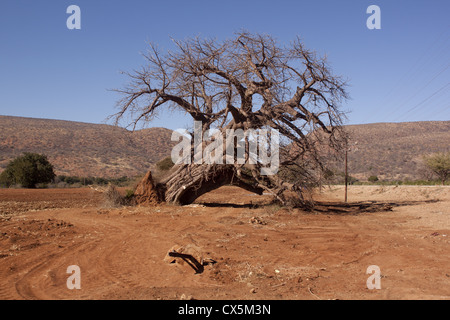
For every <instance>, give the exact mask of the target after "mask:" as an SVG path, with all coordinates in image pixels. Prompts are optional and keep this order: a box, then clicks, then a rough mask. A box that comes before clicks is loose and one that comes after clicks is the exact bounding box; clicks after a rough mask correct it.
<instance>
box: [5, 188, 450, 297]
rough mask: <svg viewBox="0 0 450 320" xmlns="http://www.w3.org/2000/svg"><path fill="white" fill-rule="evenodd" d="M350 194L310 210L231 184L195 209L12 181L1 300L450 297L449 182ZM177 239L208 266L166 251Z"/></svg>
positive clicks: (328, 191)
mask: <svg viewBox="0 0 450 320" xmlns="http://www.w3.org/2000/svg"><path fill="white" fill-rule="evenodd" d="M343 197H344V194H343V187H331V188H328V187H327V188H324V189H323V191H322V192H321V193H318V194H317V195H315V198H316V199H317V200H318V201H319V205H318V206H317V209H316V210H315V211H314V212H303V211H301V210H298V209H293V210H288V209H285V208H282V207H280V206H278V205H274V204H270V198H269V197H268V196H256V195H254V194H251V193H248V192H247V191H243V190H241V189H237V188H234V187H222V188H220V189H217V190H215V191H214V192H211V193H209V194H206V195H204V196H203V197H201V198H199V199H198V200H197V203H196V204H194V205H190V206H183V207H176V206H170V205H160V206H157V207H152V208H145V207H121V208H111V207H108V206H107V205H106V204H105V203H104V202H103V200H102V194H101V193H100V192H97V191H94V190H92V189H89V188H84V189H48V190H19V189H15V190H14V189H8V190H5V189H2V190H0V214H1V217H0V299H184V298H194V299H313V300H315V299H450V246H449V245H450V243H449V239H450V209H449V208H450V188H449V187H416V186H399V187H381V186H351V187H349V196H348V198H349V203H348V205H345V204H343V203H342V200H343ZM175 245H178V246H182V247H184V248H190V250H191V251H189V252H191V253H192V252H194V253H195V254H193V255H192V256H195V257H196V258H197V260H198V261H200V262H201V263H202V265H201V266H200V267H198V268H196V266H195V265H193V263H189V260H187V262H186V261H183V260H182V258H176V259H173V258H171V259H167V253H168V251H169V250H170V249H171V248H173V247H174V246H175ZM192 250H194V251H192ZM170 260H175V261H176V262H175V263H169V262H170ZM71 265H77V266H79V268H80V276H81V277H80V279H81V283H80V285H81V289H73V290H70V289H68V287H67V279H68V277H69V276H70V274H69V273H67V268H68V266H71ZM371 265H376V266H378V267H379V269H380V271H381V275H380V285H381V288H380V289H372V290H370V289H368V287H367V283H366V281H367V279H368V278H369V276H371V275H370V274H367V273H366V271H367V268H368V267H369V266H371Z"/></svg>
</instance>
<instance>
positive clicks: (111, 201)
mask: <svg viewBox="0 0 450 320" xmlns="http://www.w3.org/2000/svg"><path fill="white" fill-rule="evenodd" d="M103 197H104V206H105V207H109V208H117V207H120V206H123V205H125V204H126V200H125V197H123V196H122V195H121V194H120V192H119V191H118V190H117V188H116V187H115V186H113V185H112V184H110V185H109V186H108V188H107V189H106V191H105V192H104V193H103Z"/></svg>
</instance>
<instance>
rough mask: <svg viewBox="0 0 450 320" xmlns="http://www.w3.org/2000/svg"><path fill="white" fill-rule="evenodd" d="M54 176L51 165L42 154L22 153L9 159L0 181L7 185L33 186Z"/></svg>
mask: <svg viewBox="0 0 450 320" xmlns="http://www.w3.org/2000/svg"><path fill="white" fill-rule="evenodd" d="M54 178H55V173H54V171H53V165H52V164H51V163H50V162H49V161H48V160H47V157H46V156H45V155H43V154H37V153H24V154H23V155H22V156H19V157H17V158H15V159H14V160H12V161H10V162H9V163H8V165H7V167H6V169H5V171H3V172H2V173H1V175H0V183H1V184H2V185H5V186H7V187H9V186H11V185H15V184H20V185H21V186H22V187H24V188H35V187H36V185H37V184H38V183H49V182H51V181H52V180H53V179H54Z"/></svg>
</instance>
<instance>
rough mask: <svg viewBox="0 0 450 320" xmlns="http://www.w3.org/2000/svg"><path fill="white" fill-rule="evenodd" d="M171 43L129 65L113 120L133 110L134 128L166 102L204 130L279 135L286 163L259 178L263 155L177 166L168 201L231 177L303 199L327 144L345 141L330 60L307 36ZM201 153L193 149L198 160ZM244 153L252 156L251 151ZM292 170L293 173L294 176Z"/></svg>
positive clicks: (338, 83) (342, 93)
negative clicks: (285, 41) (287, 40)
mask: <svg viewBox="0 0 450 320" xmlns="http://www.w3.org/2000/svg"><path fill="white" fill-rule="evenodd" d="M174 44H175V48H176V49H175V50H174V51H168V52H165V53H162V52H161V51H160V50H159V48H158V47H157V46H156V45H155V44H149V49H148V51H147V53H145V54H144V58H145V60H146V64H145V65H144V66H142V68H141V69H139V70H134V71H133V72H125V74H126V75H127V76H128V77H129V80H130V81H129V83H128V85H126V86H125V87H124V88H122V89H117V90H116V91H117V92H118V93H120V94H121V99H120V100H119V101H118V112H117V113H116V114H114V115H113V116H112V117H113V118H114V119H115V121H116V123H117V124H118V123H119V122H120V121H121V120H123V119H125V116H126V115H128V116H130V117H131V123H129V125H130V126H132V127H133V128H135V127H136V125H138V124H139V123H140V122H143V123H144V124H147V123H150V122H151V121H152V119H153V118H154V117H155V115H156V112H157V111H158V110H159V109H161V108H169V109H179V110H182V111H184V112H185V113H186V115H187V116H190V117H191V118H192V119H193V121H198V122H197V123H201V131H202V134H203V133H205V132H207V131H208V130H210V129H216V130H217V131H218V132H220V134H223V135H224V136H225V132H226V131H227V130H239V129H242V130H259V129H270V130H273V131H274V132H277V133H279V139H280V146H279V149H278V150H279V159H280V163H279V164H280V167H281V168H282V170H280V172H278V173H277V174H273V175H262V174H261V168H262V166H263V164H262V163H260V162H259V161H258V160H257V161H255V162H253V163H252V164H251V165H249V164H248V161H247V162H246V163H245V164H242V163H238V162H237V161H235V162H233V163H231V164H230V163H225V162H224V164H216V163H214V164H205V163H201V164H199V163H194V162H190V163H180V164H177V165H176V166H175V167H174V168H173V169H172V171H171V173H170V174H169V175H168V176H167V177H166V178H165V179H163V180H162V181H161V182H160V183H159V184H158V185H157V189H158V193H159V197H160V198H161V200H163V201H167V202H171V203H176V204H187V203H191V202H192V201H194V200H195V199H196V198H197V197H198V196H200V195H201V194H203V193H205V192H208V191H210V190H213V189H215V188H217V187H220V186H222V185H224V184H233V185H237V186H239V187H242V188H245V189H247V190H250V191H252V192H256V193H258V194H262V192H264V191H265V192H270V193H271V194H273V195H274V196H275V197H276V198H277V199H278V200H279V201H280V202H281V203H283V204H288V203H289V202H290V201H294V202H295V203H296V204H300V205H301V204H304V202H303V197H302V187H303V186H304V185H305V184H307V183H309V182H310V181H311V180H312V179H313V175H312V174H311V170H317V169H319V170H321V169H323V166H322V160H321V159H322V158H321V156H320V153H321V151H322V150H326V149H327V150H340V149H341V148H342V146H343V142H344V140H345V139H344V138H343V137H344V135H343V134H342V120H343V113H342V112H341V111H340V106H341V105H342V103H343V102H344V101H345V100H346V99H347V98H348V95H347V92H346V82H345V80H344V79H343V78H342V77H340V76H336V75H333V73H332V71H331V69H330V67H329V65H328V63H327V59H326V57H321V56H319V55H318V54H316V53H315V52H314V51H311V50H308V49H306V48H305V47H304V45H303V43H302V41H301V40H300V38H296V39H295V40H294V41H293V42H292V43H291V44H290V45H289V46H281V45H279V44H277V42H276V41H275V39H274V38H273V37H271V36H269V35H262V34H251V33H247V32H240V33H237V34H235V37H234V38H232V39H229V40H225V41H217V40H212V39H200V38H191V39H187V40H174ZM234 140H235V139H232V143H233V144H234V143H235V141H234ZM224 141H225V140H224ZM205 143H207V142H203V144H205ZM228 143H229V141H228ZM236 143H238V141H237V142H236ZM248 143H249V141H246V145H247V146H248ZM226 147H227V146H225V147H224V149H226ZM196 152H197V151H196V150H195V148H192V156H193V157H194V156H195V153H196ZM224 157H225V155H224ZM245 157H246V160H248V159H249V158H250V157H251V154H250V151H249V150H248V148H246V149H245ZM286 170H292V172H295V174H296V175H297V176H296V178H295V179H287V178H286V177H289V175H290V174H288V173H287V171H286ZM288 191H290V192H288ZM287 194H291V195H295V196H294V197H292V196H290V197H288V196H287Z"/></svg>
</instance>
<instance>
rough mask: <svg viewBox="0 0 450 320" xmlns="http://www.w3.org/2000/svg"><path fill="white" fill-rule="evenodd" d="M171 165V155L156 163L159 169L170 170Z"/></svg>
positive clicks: (172, 164)
mask: <svg viewBox="0 0 450 320" xmlns="http://www.w3.org/2000/svg"><path fill="white" fill-rule="evenodd" d="M173 166H174V163H173V161H172V158H171V157H165V158H164V159H162V160H160V161H158V162H157V163H156V167H157V168H158V169H159V170H161V171H167V170H170V169H171V168H172V167H173Z"/></svg>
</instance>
